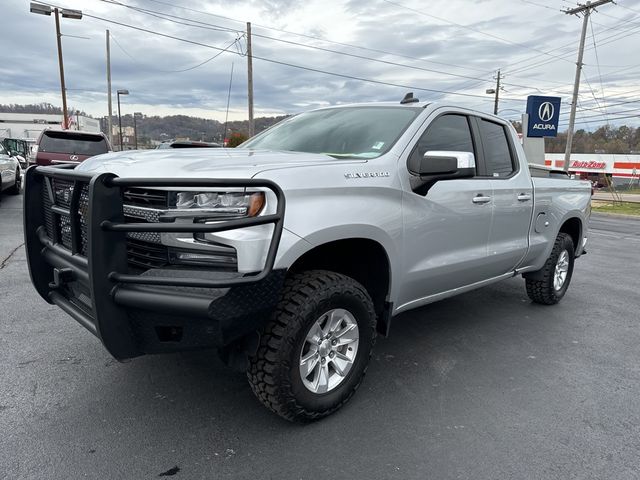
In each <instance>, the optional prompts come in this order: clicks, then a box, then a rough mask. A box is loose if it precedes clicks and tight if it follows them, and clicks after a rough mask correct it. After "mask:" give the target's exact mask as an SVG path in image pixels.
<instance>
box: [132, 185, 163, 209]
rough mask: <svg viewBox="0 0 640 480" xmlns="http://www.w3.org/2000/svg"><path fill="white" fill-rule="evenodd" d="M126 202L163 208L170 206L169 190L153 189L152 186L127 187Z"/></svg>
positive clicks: (139, 205)
mask: <svg viewBox="0 0 640 480" xmlns="http://www.w3.org/2000/svg"><path fill="white" fill-rule="evenodd" d="M123 197H124V203H126V204H127V205H132V206H138V207H147V208H162V209H165V208H167V207H168V206H169V192H165V191H162V190H153V189H150V188H133V187H130V188H127V189H126V190H125V191H124V193H123Z"/></svg>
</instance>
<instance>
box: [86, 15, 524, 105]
mask: <svg viewBox="0 0 640 480" xmlns="http://www.w3.org/2000/svg"><path fill="white" fill-rule="evenodd" d="M83 15H84V16H86V17H89V18H93V19H96V20H101V21H103V22H107V23H112V24H114V25H119V26H121V27H127V28H131V29H134V30H138V31H141V32H145V33H149V34H151V35H157V36H160V37H164V38H170V39H172V40H176V41H180V42H185V43H189V44H192V45H198V46H201V47H205V48H211V49H214V50H218V51H220V52H225V53H231V54H234V55H240V54H238V53H236V52H232V51H231V50H228V49H227V50H225V49H223V48H220V47H215V46H213V45H209V44H206V43H202V42H197V41H195V40H189V39H186V38H181V37H176V36H174V35H169V34H166V33H161V32H155V31H153V30H149V29H146V28H142V27H137V26H135V25H129V24H127V23H123V22H118V21H116V20H110V19H107V18H104V17H100V16H97V15H91V14H88V13H83ZM253 58H254V59H257V60H262V61H264V62H269V63H273V64H276V65H283V66H287V67H291V68H297V69H300V70H306V71H309V72H315V73H322V74H325V75H331V76H335V77H340V78H345V79H348V80H357V81H361V82H367V83H373V84H377V85H385V86H391V87H399V88H406V89H410V90H417V91H422V92H429V93H439V94H443V95H457V96H462V97H470V98H482V99H484V98H485V97H484V96H482V95H475V94H471V93H462V92H452V91H447V90H439V89H433V88H424V87H419V86H414V85H404V84H400V83H393V82H385V81H382V80H375V79H371V78H365V77H358V76H354V75H347V74H343V73H338V72H330V71H327V70H322V69H319V68H313V67H307V66H304V65H297V64H293V63H289V62H284V61H280V60H275V59H273V58H267V57H262V56H257V55H253ZM511 100H515V99H511Z"/></svg>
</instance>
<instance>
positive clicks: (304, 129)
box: [240, 107, 422, 158]
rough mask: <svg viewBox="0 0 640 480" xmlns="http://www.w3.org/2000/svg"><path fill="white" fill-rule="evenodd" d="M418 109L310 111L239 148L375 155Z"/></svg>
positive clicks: (390, 143)
mask: <svg viewBox="0 0 640 480" xmlns="http://www.w3.org/2000/svg"><path fill="white" fill-rule="evenodd" d="M421 110H422V109H421V108H416V107H345V108H328V109H323V110H314V111H312V112H307V113H301V114H300V115H296V116H295V117H292V118H289V119H287V120H285V121H283V122H281V123H279V124H278V125H276V126H275V127H273V128H271V129H269V130H267V131H266V132H264V133H263V134H261V135H259V136H257V137H255V138H253V139H251V140H249V141H247V142H245V143H243V144H242V145H241V147H240V148H251V149H265V150H286V151H295V152H307V153H324V154H326V155H331V156H332V157H336V158H375V157H379V156H380V155H382V154H383V153H386V152H387V151H388V150H389V149H390V148H391V147H392V146H393V144H394V143H395V142H396V140H398V138H399V137H400V135H402V133H403V132H404V131H405V129H406V128H407V127H408V126H409V124H410V123H411V122H412V121H413V119H415V118H416V117H417V116H418V114H419V113H420V111H421Z"/></svg>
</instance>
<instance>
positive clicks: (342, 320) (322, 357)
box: [300, 308, 360, 393]
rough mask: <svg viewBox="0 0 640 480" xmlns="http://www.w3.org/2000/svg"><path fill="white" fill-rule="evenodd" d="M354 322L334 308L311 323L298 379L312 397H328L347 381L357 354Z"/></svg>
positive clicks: (347, 313) (346, 312) (357, 338)
mask: <svg viewBox="0 0 640 480" xmlns="http://www.w3.org/2000/svg"><path fill="white" fill-rule="evenodd" d="M359 339H360V335H359V331H358V324H357V323H356V319H355V317H354V316H353V314H351V312H349V311H348V310H344V309H342V308H335V309H333V310H329V311H328V312H326V313H325V314H324V315H322V316H320V318H318V320H316V321H315V322H314V324H313V325H312V326H311V329H309V332H308V333H307V336H306V338H305V341H304V345H303V346H302V351H301V352H300V377H301V378H302V383H303V384H304V386H305V387H307V389H308V390H309V391H311V392H313V393H327V392H330V391H331V390H333V389H334V388H336V387H337V386H338V385H340V383H342V381H343V380H344V379H345V378H346V377H347V374H348V373H349V371H350V370H351V367H353V362H354V360H355V358H356V354H357V353H358V341H359Z"/></svg>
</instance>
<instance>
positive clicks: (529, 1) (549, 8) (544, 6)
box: [520, 0, 561, 12]
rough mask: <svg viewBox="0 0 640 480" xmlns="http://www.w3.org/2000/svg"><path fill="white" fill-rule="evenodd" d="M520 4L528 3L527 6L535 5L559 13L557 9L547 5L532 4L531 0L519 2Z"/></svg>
mask: <svg viewBox="0 0 640 480" xmlns="http://www.w3.org/2000/svg"><path fill="white" fill-rule="evenodd" d="M520 1H521V2H522V3H528V4H529V5H535V6H536V7H541V8H546V9H547V10H553V11H554V12H560V11H561V10H560V9H559V8H553V7H549V6H547V5H543V4H541V3H537V2H532V1H531V0H520Z"/></svg>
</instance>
